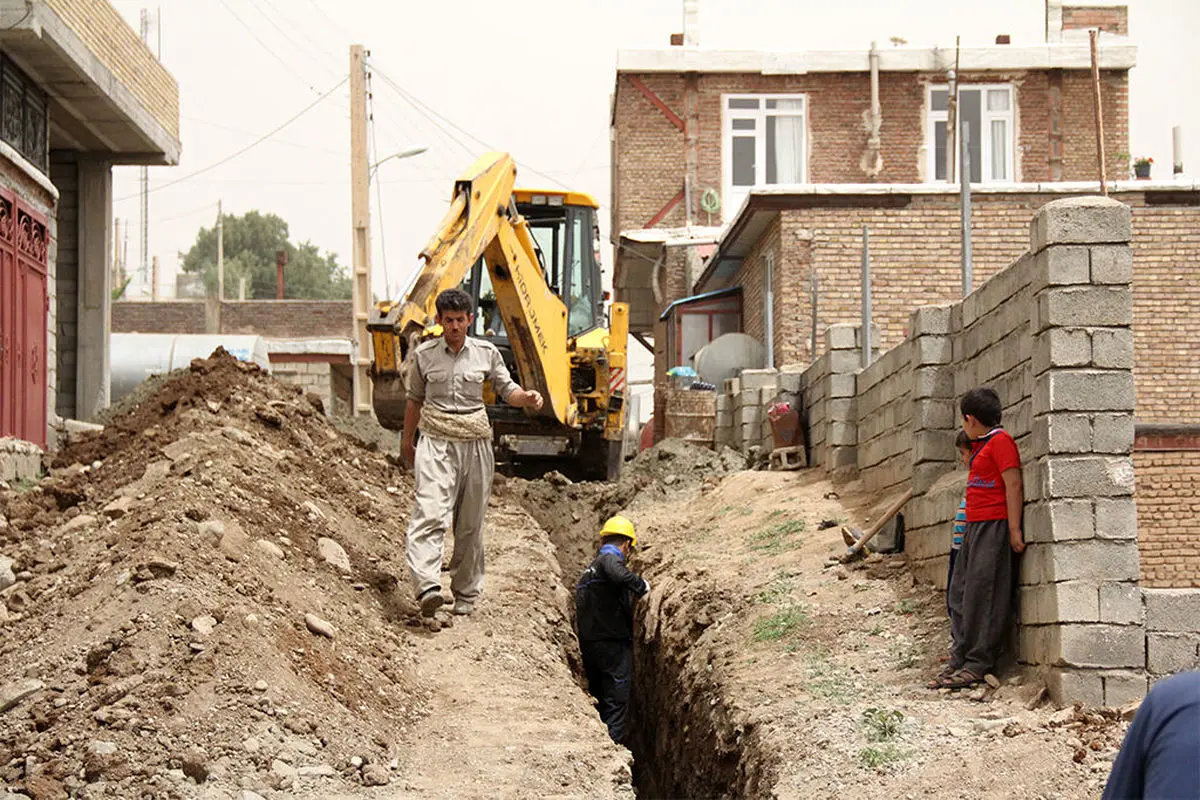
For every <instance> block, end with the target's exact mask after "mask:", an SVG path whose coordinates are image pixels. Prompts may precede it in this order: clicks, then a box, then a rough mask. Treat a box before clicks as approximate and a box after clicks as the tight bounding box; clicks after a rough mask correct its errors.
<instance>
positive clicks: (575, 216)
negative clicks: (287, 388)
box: [367, 153, 629, 480]
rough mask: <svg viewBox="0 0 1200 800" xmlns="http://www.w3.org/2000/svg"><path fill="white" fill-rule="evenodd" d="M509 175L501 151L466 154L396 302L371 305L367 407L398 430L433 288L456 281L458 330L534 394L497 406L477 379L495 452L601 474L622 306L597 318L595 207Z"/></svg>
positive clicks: (616, 400) (611, 449)
mask: <svg viewBox="0 0 1200 800" xmlns="http://www.w3.org/2000/svg"><path fill="white" fill-rule="evenodd" d="M515 182H516V166H515V164H514V162H513V160H512V158H511V157H510V156H509V155H508V154H506V153H489V154H487V155H485V156H483V157H482V158H480V159H479V160H478V161H477V162H475V164H474V165H472V166H471V168H470V169H468V170H467V171H466V173H464V174H463V175H462V177H460V178H459V179H458V180H457V181H456V182H455V184H454V195H453V198H452V199H451V203H450V209H449V210H448V211H447V212H446V216H445V217H444V218H443V219H442V222H441V224H440V225H439V226H438V231H437V233H436V234H435V235H434V236H433V238H432V239H430V240H429V243H428V244H427V245H425V248H424V249H423V250H422V251H421V253H420V258H421V259H422V260H423V261H424V265H423V267H422V269H421V271H420V274H419V275H418V276H417V278H416V280H415V281H414V282H413V284H412V287H411V288H410V289H409V291H408V293H407V295H406V296H405V298H404V299H403V300H401V301H398V302H390V301H388V302H381V303H378V304H377V305H376V306H375V308H374V309H373V310H372V312H371V315H370V319H369V321H368V323H367V328H368V330H369V331H370V334H371V342H372V345H373V349H374V358H373V363H372V365H371V380H372V382H373V384H374V407H375V414H376V416H377V417H378V418H379V422H380V423H381V424H382V425H383V426H384V427H386V428H389V429H391V430H403V427H404V411H405V405H406V393H405V373H406V371H407V369H409V368H410V362H409V354H410V353H412V352H413V350H414V348H415V347H416V345H417V344H418V343H420V342H421V341H423V340H424V339H426V338H428V337H430V336H436V335H439V334H440V329H439V328H438V327H437V325H436V322H435V317H436V314H437V311H436V308H435V307H434V300H435V299H436V298H437V296H438V294H439V293H440V292H441V291H443V290H445V289H450V288H455V287H460V288H463V289H465V290H466V291H467V292H468V294H470V295H471V296H472V298H473V299H474V302H475V309H476V312H475V318H474V321H473V323H472V329H471V330H470V331H469V334H470V335H472V336H477V337H480V338H484V339H487V340H488V341H491V342H493V343H494V344H495V345H496V346H497V347H498V348H499V349H500V352H501V354H502V355H503V356H504V360H505V363H506V364H507V365H508V368H509V370H510V371H511V372H512V373H513V376H514V377H515V378H517V380H518V381H519V382H520V384H521V385H522V386H523V387H525V388H526V389H537V390H538V391H539V392H541V393H542V396H543V397H544V398H545V405H544V407H543V408H542V410H541V411H540V412H538V413H536V414H534V413H532V412H529V411H527V410H521V409H514V408H510V407H509V406H507V405H505V404H504V403H499V402H497V401H496V397H495V395H494V393H493V392H492V391H491V387H489V386H485V387H484V400H485V402H486V403H487V406H488V416H489V417H490V418H491V420H492V427H493V430H494V431H495V434H496V449H497V455H498V456H499V457H500V458H501V460H510V461H530V460H534V459H538V460H548V461H551V462H558V463H559V464H561V465H565V466H568V467H570V466H574V467H575V469H574V470H571V471H574V472H577V473H579V474H582V475H583V476H585V477H588V478H594V479H609V480H611V479H613V478H615V477H616V476H617V473H618V472H619V470H620V467H621V445H622V439H623V433H624V429H625V407H624V396H625V385H626V376H625V356H626V348H627V343H628V335H629V307H628V306H627V305H626V304H624V303H612V304H611V305H610V306H609V308H608V313H607V319H606V313H605V307H604V301H605V300H606V299H607V295H606V294H603V293H602V290H601V281H600V263H599V258H598V256H597V253H596V245H597V241H598V239H599V235H598V229H597V228H596V210H597V208H598V206H597V204H596V201H595V200H593V199H592V198H591V197H589V196H587V195H585V194H579V193H576V192H564V191H540V190H539V191H533V190H524V189H516V188H514V186H515Z"/></svg>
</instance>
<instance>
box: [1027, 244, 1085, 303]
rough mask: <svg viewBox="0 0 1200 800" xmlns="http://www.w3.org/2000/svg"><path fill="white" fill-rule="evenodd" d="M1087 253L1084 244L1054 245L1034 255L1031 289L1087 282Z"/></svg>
mask: <svg viewBox="0 0 1200 800" xmlns="http://www.w3.org/2000/svg"><path fill="white" fill-rule="evenodd" d="M1089 261H1090V258H1089V253H1088V248H1087V247H1086V246H1085V245H1055V246H1052V247H1047V248H1046V249H1045V250H1043V251H1041V252H1040V253H1038V254H1037V255H1036V256H1034V259H1033V275H1032V278H1033V280H1032V285H1033V290H1034V291H1035V292H1036V291H1040V290H1041V289H1043V288H1045V287H1047V286H1066V285H1071V284H1080V283H1088V282H1089V280H1090V270H1089Z"/></svg>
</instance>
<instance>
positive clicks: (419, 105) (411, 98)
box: [369, 61, 570, 189]
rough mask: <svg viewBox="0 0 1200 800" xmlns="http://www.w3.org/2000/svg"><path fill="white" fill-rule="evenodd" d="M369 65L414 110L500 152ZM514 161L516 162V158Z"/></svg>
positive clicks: (459, 142)
mask: <svg viewBox="0 0 1200 800" xmlns="http://www.w3.org/2000/svg"><path fill="white" fill-rule="evenodd" d="M369 63H370V65H371V67H372V68H373V69H374V70H375V72H376V73H377V74H378V75H379V77H380V78H382V79H383V81H384V83H386V84H387V85H388V86H390V87H391V88H392V90H393V91H395V92H396V93H397V94H399V95H400V97H401V98H403V99H404V100H406V101H407V102H408V103H409V104H410V105H412V106H413V108H415V109H417V111H418V112H420V113H422V114H427V115H432V116H434V117H437V118H438V119H440V120H441V121H443V122H445V123H446V124H447V125H449V126H450V127H452V128H454V130H456V131H458V132H459V133H461V134H462V135H464V136H466V137H467V138H468V139H472V140H474V141H475V142H477V143H479V144H481V145H483V147H484V148H486V149H488V150H498V149H499V148H497V147H493V146H492V145H490V144H488V143H487V142H485V141H484V140H483V139H480V138H479V137H478V136H475V135H473V134H471V133H470V132H468V131H466V130H464V129H463V128H462V127H461V126H459V125H457V124H456V123H455V122H454V121H453V120H451V119H448V118H447V117H445V116H443V115H442V114H439V113H438V112H437V111H435V110H434V109H433V108H430V107H429V106H428V105H426V104H425V103H423V102H421V100H419V99H418V98H417V97H416V96H415V95H413V94H412V93H411V92H409V91H408V90H406V89H405V88H404V87H402V86H400V84H398V83H396V82H395V81H394V80H392V79H391V78H390V77H388V75H387V73H385V72H384V71H383V70H381V69H379V65H378V64H377V63H375V62H374V61H371V62H369ZM431 121H432V120H431ZM435 124H436V123H435ZM438 127H439V128H440V127H441V126H438ZM452 138H454V141H456V142H458V144H459V145H460V146H461V147H463V148H465V149H466V150H467V151H468V152H472V149H471V148H470V147H467V145H465V144H463V142H462V141H461V140H459V139H457V138H455V137H452ZM513 160H514V161H516V159H515V158H514V159H513ZM516 163H517V165H518V166H520V167H522V168H523V169H526V170H528V171H529V172H532V173H533V174H535V175H541V176H542V177H543V178H546V179H547V180H549V181H552V182H553V183H557V184H558V185H559V186H561V187H562V188H564V189H567V188H570V187H568V186H567V185H566V184H565V183H563V182H562V181H560V180H559V179H558V178H555V177H554V176H553V175H547V174H546V173H545V172H541V171H540V170H537V169H534V168H533V167H531V166H529V165H528V164H525V163H522V162H520V161H516Z"/></svg>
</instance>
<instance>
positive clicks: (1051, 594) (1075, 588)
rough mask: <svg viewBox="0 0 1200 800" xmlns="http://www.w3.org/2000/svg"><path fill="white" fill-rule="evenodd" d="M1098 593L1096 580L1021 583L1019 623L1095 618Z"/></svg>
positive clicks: (1098, 601) (1098, 610) (1093, 620)
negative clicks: (1023, 584) (1033, 584)
mask: <svg viewBox="0 0 1200 800" xmlns="http://www.w3.org/2000/svg"><path fill="white" fill-rule="evenodd" d="M1099 595H1100V593H1099V591H1098V590H1097V588H1096V584H1094V583H1092V582H1091V581H1065V582H1063V583H1043V584H1038V585H1036V586H1023V587H1021V593H1020V603H1021V605H1020V610H1021V612H1020V613H1021V615H1020V620H1021V624H1022V625H1049V624H1054V623H1059V622H1099V621H1100V599H1099Z"/></svg>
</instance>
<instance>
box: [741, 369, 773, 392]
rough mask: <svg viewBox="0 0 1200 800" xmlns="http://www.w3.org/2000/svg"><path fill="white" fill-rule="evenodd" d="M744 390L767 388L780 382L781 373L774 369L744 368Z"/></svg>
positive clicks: (742, 375) (742, 378)
mask: <svg viewBox="0 0 1200 800" xmlns="http://www.w3.org/2000/svg"><path fill="white" fill-rule="evenodd" d="M741 381H742V390H743V391H745V390H746V389H765V388H766V387H768V386H770V387H775V386H777V385H778V383H779V373H777V372H776V371H775V370H773V369H744V370H742V374H741Z"/></svg>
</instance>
